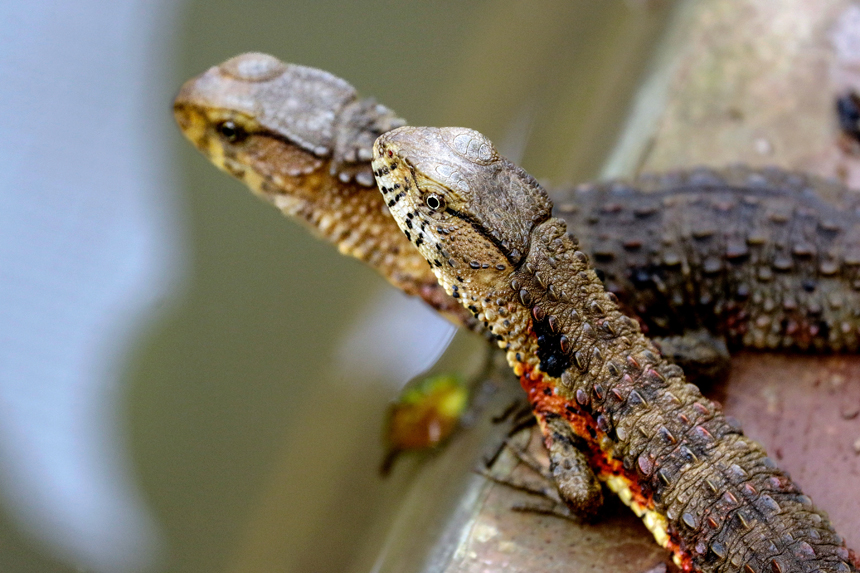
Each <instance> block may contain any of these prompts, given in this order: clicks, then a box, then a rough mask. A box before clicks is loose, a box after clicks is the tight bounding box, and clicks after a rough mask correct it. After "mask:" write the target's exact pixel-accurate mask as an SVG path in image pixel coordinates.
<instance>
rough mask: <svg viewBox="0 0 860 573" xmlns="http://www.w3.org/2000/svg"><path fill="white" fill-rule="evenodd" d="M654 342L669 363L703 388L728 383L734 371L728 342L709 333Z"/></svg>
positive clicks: (690, 333)
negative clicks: (725, 380)
mask: <svg viewBox="0 0 860 573" xmlns="http://www.w3.org/2000/svg"><path fill="white" fill-rule="evenodd" d="M652 340H653V341H654V342H655V343H656V344H657V346H658V347H659V348H660V351H661V352H662V354H663V356H664V357H666V359H668V360H670V361H671V362H674V363H675V364H677V365H678V366H680V367H681V368H682V369H683V370H684V374H686V375H687V378H688V379H690V380H691V381H693V382H695V383H696V384H697V385H699V386H707V385H708V384H712V383H714V382H719V381H721V380H723V379H725V377H726V376H727V375H728V373H729V369H730V368H731V358H730V356H729V350H728V348H727V347H726V341H725V340H724V339H723V338H722V337H717V336H714V335H713V334H711V333H710V332H708V331H707V330H705V329H701V330H690V331H687V332H685V333H684V334H682V335H679V336H666V337H655V338H653V339H652Z"/></svg>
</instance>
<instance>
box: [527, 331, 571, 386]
mask: <svg viewBox="0 0 860 573" xmlns="http://www.w3.org/2000/svg"><path fill="white" fill-rule="evenodd" d="M532 328H533V329H534V332H535V334H536V335H537V343H538V350H537V355H538V359H540V368H541V370H543V371H544V372H546V373H547V374H549V375H550V376H552V377H553V378H558V377H559V376H561V374H562V372H564V371H565V370H567V369H568V368H570V365H571V362H570V356H568V355H567V354H564V353H563V352H562V351H561V334H560V333H559V334H553V332H552V329H550V327H549V321H548V319H546V318H545V319H543V320H540V321H535V322H534V325H533V327H532Z"/></svg>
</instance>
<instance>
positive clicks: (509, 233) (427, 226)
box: [373, 127, 552, 292]
mask: <svg viewBox="0 0 860 573" xmlns="http://www.w3.org/2000/svg"><path fill="white" fill-rule="evenodd" d="M373 156H374V159H373V169H374V175H375V176H376V178H377V183H378V185H379V188H380V190H381V191H382V194H383V198H384V200H385V201H386V202H387V205H388V208H389V210H390V211H391V214H392V216H393V217H394V219H395V220H396V221H397V224H398V225H399V226H400V229H401V230H402V231H403V232H404V233H405V234H406V236H407V238H408V239H409V240H410V241H411V242H412V243H413V244H414V245H415V246H417V247H418V249H419V251H421V254H422V255H423V256H424V258H425V259H426V260H427V262H428V263H430V266H431V267H432V268H433V269H434V272H435V273H436V276H437V278H438V279H439V281H440V282H441V283H442V284H443V285H444V286H445V287H446V289H447V290H449V292H450V291H452V290H453V291H458V290H459V291H462V292H469V291H470V290H471V289H469V288H468V285H469V284H470V283H472V282H475V281H480V282H481V283H484V284H499V282H498V281H500V280H506V277H508V276H509V274H510V273H511V271H512V270H513V269H515V268H516V267H518V266H519V265H520V263H521V262H522V261H523V260H524V259H525V257H526V255H527V254H528V251H529V247H530V235H531V231H532V229H533V228H534V227H535V226H536V225H538V224H540V223H541V222H543V221H545V220H547V219H548V218H549V217H550V212H551V209H552V205H551V203H550V201H549V199H548V198H547V195H546V193H545V192H544V191H543V189H542V188H541V187H540V185H538V183H537V182H536V181H535V180H534V178H532V177H531V176H530V175H528V174H527V173H526V172H525V171H524V170H522V169H521V168H519V167H517V166H516V165H514V164H512V163H511V162H510V161H508V160H507V159H505V158H503V157H500V156H499V154H498V153H497V152H496V149H495V147H494V146H493V144H492V143H491V142H490V141H489V140H488V139H487V138H486V137H484V136H483V135H481V134H480V133H478V132H477V131H474V130H471V129H466V128H458V127H449V128H430V127H402V128H399V129H395V130H393V131H390V132H388V133H386V134H384V135H382V136H380V138H379V139H377V141H376V144H375V145H374V147H373ZM454 286H457V288H456V289H455V288H454Z"/></svg>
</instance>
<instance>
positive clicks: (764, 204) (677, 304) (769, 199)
mask: <svg viewBox="0 0 860 573" xmlns="http://www.w3.org/2000/svg"><path fill="white" fill-rule="evenodd" d="M174 109H175V114H176V118H177V122H178V123H179V125H180V127H181V128H182V130H183V132H184V133H185V135H186V136H187V137H188V138H189V139H190V140H191V141H192V142H193V143H194V144H195V145H196V146H197V147H198V149H200V150H201V151H202V152H203V153H204V154H205V155H206V156H207V157H209V159H210V160H211V161H212V162H213V163H215V165H217V166H218V167H220V168H221V169H223V170H225V171H227V172H228V173H230V174H232V175H234V176H235V177H237V178H238V179H240V180H242V181H243V182H245V183H246V184H247V185H248V186H249V187H251V188H252V189H253V190H254V192H255V193H256V194H257V195H258V196H260V197H262V198H264V199H265V200H267V201H269V202H271V203H272V204H274V205H275V206H277V207H278V208H280V209H281V210H282V211H283V212H284V213H285V214H287V215H290V216H293V217H297V218H298V219H299V220H301V221H302V222H304V223H306V224H308V225H309V226H311V228H312V229H314V230H316V231H317V232H318V233H319V234H321V235H323V236H324V237H325V238H326V239H327V240H329V241H331V242H333V243H334V244H336V245H337V246H338V248H339V249H340V251H341V252H342V253H345V254H349V255H351V256H355V257H357V258H359V259H361V260H363V261H365V262H366V263H368V264H370V265H371V266H373V267H374V268H376V269H377V271H379V272H380V273H381V274H382V275H383V276H384V277H386V278H387V279H388V280H389V281H390V282H391V283H392V284H394V285H395V286H397V287H398V288H401V289H403V290H404V291H406V292H407V293H409V294H417V295H419V296H421V297H422V298H424V300H426V301H427V302H428V303H429V304H431V305H432V306H434V307H435V308H437V309H439V310H441V311H442V312H443V313H445V314H447V315H448V316H449V318H452V320H454V321H455V322H457V323H460V324H465V325H466V326H467V327H469V328H472V329H474V330H478V331H480V330H481V327H482V325H480V324H478V323H476V322H475V321H474V320H473V318H472V317H471V315H470V314H468V313H464V311H463V309H462V307H461V306H460V305H459V304H457V303H456V301H454V300H452V299H451V298H450V297H448V295H447V294H445V292H444V291H443V290H442V289H441V288H440V287H439V286H438V285H437V283H436V282H435V277H434V276H433V274H432V271H431V270H430V269H429V268H427V266H426V264H425V263H424V262H423V259H422V258H421V257H420V256H419V255H418V254H417V252H416V251H415V249H414V248H413V247H412V245H411V244H409V242H408V241H407V240H406V238H405V237H404V236H403V235H402V234H401V233H400V232H399V230H398V229H397V227H396V225H395V224H394V222H393V221H392V220H391V218H390V217H389V216H388V215H387V206H386V204H385V202H384V201H383V200H382V197H381V196H380V195H379V193H377V192H376V190H375V185H374V184H373V181H372V176H371V174H370V166H369V158H370V147H371V143H372V142H373V140H374V139H375V138H376V136H377V135H379V134H380V133H382V132H384V131H387V130H388V129H391V128H393V127H396V126H398V125H401V124H402V123H403V122H402V120H400V119H398V118H396V117H395V116H394V114H393V113H392V112H391V111H390V110H388V109H387V108H385V107H383V106H381V105H378V104H376V103H374V102H373V101H370V100H359V99H358V98H357V95H356V92H355V90H354V89H353V88H352V86H350V85H349V84H347V83H346V82H344V81H343V80H341V79H339V78H337V77H335V76H332V75H331V74H328V73H326V72H323V71H320V70H315V69H312V68H305V67H302V66H294V65H288V64H284V63H282V62H280V61H278V60H277V59H275V58H273V57H272V56H267V55H264V54H245V55H241V56H237V57H235V58H233V59H231V60H228V61H227V62H225V63H223V64H221V65H220V66H216V67H214V68H212V69H210V70H209V71H207V72H206V73H204V74H203V75H201V76H199V77H197V78H194V79H191V80H189V81H188V82H186V84H185V85H184V86H183V87H182V89H181V91H180V93H179V95H178V96H177V98H176V103H175V106H174ZM225 126H226V127H228V128H229V129H226V130H225V129H224V127H225ZM551 193H552V194H553V196H554V198H555V199H556V202H557V203H558V205H559V207H558V210H557V214H558V215H559V216H560V217H562V218H563V219H565V220H566V221H567V223H568V227H569V228H570V229H571V230H572V231H574V232H575V233H576V235H577V236H578V237H579V238H580V240H581V241H582V245H583V248H584V249H585V250H586V251H587V252H591V253H593V254H594V258H595V263H596V265H597V267H598V268H600V269H601V270H602V271H604V272H605V275H606V284H607V287H608V288H609V289H610V290H612V291H613V292H615V294H617V295H618V296H619V298H620V299H621V301H622V303H623V304H624V306H625V307H626V308H627V309H630V310H632V311H634V312H636V313H637V314H638V315H639V318H640V320H642V323H643V325H644V326H645V328H646V329H647V331H648V332H649V334H652V335H660V336H672V335H678V334H683V333H687V332H690V331H694V330H699V329H702V328H707V329H708V330H709V331H710V332H712V333H714V334H715V335H716V336H718V337H726V338H727V339H728V341H729V343H730V345H731V346H732V347H738V346H747V347H753V348H770V349H811V350H817V351H824V350H835V351H852V352H854V351H856V350H857V349H858V345H860V336H858V327H860V319H858V309H860V291H858V289H860V225H858V220H857V219H858V218H857V212H856V210H855V207H856V206H857V201H856V200H855V199H854V197H855V195H853V194H851V193H849V192H846V190H845V189H844V188H842V187H839V186H836V185H831V184H828V183H826V182H824V181H822V180H820V179H815V178H810V177H806V176H802V175H797V174H791V173H787V172H784V171H780V170H749V169H743V168H735V169H727V170H721V171H719V172H715V171H711V170H707V169H699V170H693V171H689V172H679V173H674V174H667V175H663V176H650V177H648V176H646V177H643V178H640V179H638V180H636V181H633V182H629V183H625V182H610V183H606V184H598V185H587V186H582V187H579V188H577V189H574V190H570V189H568V190H556V191H553V192H551ZM780 245H785V248H783V247H781V246H780ZM688 341H689V337H688V338H687V339H686V340H681V341H679V344H678V345H679V346H682V347H683V346H684V344H686V343H687V342H688ZM717 344H718V342H717ZM710 346H711V342H708V341H706V342H705V344H704V345H701V347H703V348H704V349H705V350H706V351H709V350H710ZM685 352H689V351H685ZM695 352H696V350H695V349H694V351H693V353H694V354H695ZM717 354H718V355H717V356H716V357H711V356H709V357H706V358H704V359H699V358H697V360H698V361H701V362H707V361H709V360H710V361H719V360H721V359H724V356H720V355H719V352H718V353H717ZM685 368H686V366H685Z"/></svg>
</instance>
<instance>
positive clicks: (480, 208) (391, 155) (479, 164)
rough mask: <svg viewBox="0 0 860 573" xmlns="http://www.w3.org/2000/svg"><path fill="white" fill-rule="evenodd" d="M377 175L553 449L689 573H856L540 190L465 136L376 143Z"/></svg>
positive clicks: (805, 504) (461, 132)
mask: <svg viewBox="0 0 860 573" xmlns="http://www.w3.org/2000/svg"><path fill="white" fill-rule="evenodd" d="M373 154H374V159H373V168H374V175H375V176H376V177H377V182H378V185H379V188H380V190H381V192H382V195H383V197H384V199H385V201H386V203H387V204H388V205H389V208H390V211H391V214H392V216H393V217H394V219H395V220H396V221H397V224H398V225H399V226H400V229H401V230H402V231H403V233H404V235H405V236H406V237H407V238H408V239H409V240H410V241H411V242H412V244H413V245H415V247H416V248H417V249H418V250H419V251H420V252H421V254H422V255H423V256H424V257H425V258H426V260H427V262H428V263H429V266H430V267H431V268H432V269H433V272H434V274H435V275H436V277H437V278H438V279H439V282H440V284H441V285H442V286H443V287H444V288H445V290H446V292H447V293H448V294H450V295H451V296H452V297H454V298H456V299H457V300H458V301H460V302H461V303H462V304H463V305H464V307H466V308H468V310H469V311H470V312H471V313H472V314H473V315H474V316H475V317H476V318H477V320H479V321H480V322H482V323H483V324H485V325H486V327H487V328H488V329H489V330H490V331H491V332H492V333H493V334H494V335H495V336H496V337H497V338H498V341H499V346H500V347H502V348H503V349H504V350H505V351H506V356H507V359H508V362H509V364H510V365H511V367H512V368H513V370H514V372H515V374H516V375H517V376H519V377H520V381H521V384H522V386H523V388H524V389H525V390H526V392H527V394H528V398H529V401H530V402H531V404H532V408H533V411H534V412H535V414H536V415H537V417H538V421H539V423H540V425H541V428H542V430H543V433H544V437H545V441H546V443H547V446H548V449H549V450H550V451H552V450H553V447H554V444H557V443H559V442H562V443H568V442H570V443H573V442H574V441H577V440H578V441H580V442H581V443H582V444H583V446H584V448H583V450H584V452H583V453H584V455H585V456H586V457H587V458H588V460H589V465H590V467H591V468H593V469H595V472H596V474H597V476H598V477H599V479H601V480H602V481H603V482H604V483H606V485H607V486H608V487H609V489H611V490H612V491H614V492H616V493H617V494H618V495H619V497H620V498H621V500H622V501H623V502H624V503H626V504H627V505H628V506H630V507H631V508H632V509H633V510H634V512H635V513H636V514H637V515H639V516H640V517H641V518H642V520H643V522H644V523H645V525H646V527H648V529H649V530H650V531H651V532H652V533H653V535H654V537H655V539H656V540H657V541H658V543H660V544H661V545H662V546H664V547H666V548H667V549H669V550H670V551H671V552H672V554H673V558H674V560H675V562H676V564H678V566H679V567H681V568H682V569H683V570H685V571H702V572H728V571H745V572H748V573H759V572H765V571H772V572H775V573H783V572H787V571H803V572H813V571H815V572H818V571H834V572H836V571H838V572H842V573H847V572H851V571H856V568H855V566H854V565H853V564H852V562H851V554H850V552H849V550H848V549H847V548H846V547H845V546H844V541H843V539H842V538H841V537H840V536H839V535H838V534H837V533H836V532H835V531H834V530H833V528H832V526H831V525H830V523H829V522H828V520H827V517H826V515H825V514H824V513H823V512H820V511H818V510H816V509H815V508H814V506H813V505H812V502H811V500H810V499H809V498H808V497H807V496H805V495H803V493H802V492H801V491H800V489H799V488H798V487H797V486H796V485H795V484H794V483H793V482H792V481H791V479H790V478H789V476H788V475H787V474H785V473H784V472H782V471H781V470H779V469H778V468H777V467H776V464H775V463H774V462H773V461H772V460H771V459H770V458H768V457H767V455H766V453H765V452H764V450H763V449H762V447H761V446H759V445H758V444H757V443H755V442H753V441H752V440H750V439H749V438H747V437H746V436H744V435H743V432H742V430H741V429H740V427H739V426H738V425H737V424H736V423H735V422H733V421H731V420H729V419H728V418H726V417H725V416H724V414H723V413H722V411H721V410H720V407H719V406H718V405H717V404H715V403H713V402H711V401H709V400H707V399H706V398H704V397H703V396H702V395H701V393H700V392H699V390H698V388H697V387H696V386H694V385H692V384H688V383H687V382H686V380H685V377H684V373H683V371H682V370H681V369H680V368H679V367H678V366H677V365H674V364H670V363H668V362H667V361H666V360H665V359H663V358H662V357H661V355H660V352H659V351H658V349H657V348H656V347H655V346H654V344H653V343H652V342H651V341H650V340H649V339H648V338H647V337H646V336H645V335H644V334H642V332H641V330H640V327H639V324H638V323H637V322H636V321H635V320H632V319H630V318H629V317H628V316H626V315H625V314H623V313H622V312H621V311H620V309H619V306H618V304H617V300H618V299H617V297H615V296H614V295H613V294H612V293H610V292H608V291H606V290H605V289H604V285H603V283H602V282H601V280H600V279H599V278H598V276H597V274H596V273H595V271H594V268H593V267H592V266H591V264H590V260H589V257H588V255H586V254H585V253H584V252H583V251H582V250H580V248H579V244H578V242H577V240H576V238H575V237H574V236H573V235H570V234H569V233H568V232H567V225H566V224H565V222H564V221H563V220H561V219H558V218H556V217H553V216H552V213H551V209H552V203H551V201H550V199H549V197H548V195H547V194H546V192H545V191H544V190H543V189H542V188H541V186H540V185H539V184H538V183H537V181H536V180H535V179H534V178H532V177H531V176H530V175H528V174H527V173H526V172H525V171H524V170H523V169H521V168H519V167H517V166H515V165H514V164H512V163H510V162H509V161H507V160H506V159H504V158H503V157H501V156H499V155H498V153H497V152H496V150H495V148H494V147H493V145H492V143H491V142H490V141H489V140H488V139H487V138H486V137H484V136H483V135H481V134H479V133H478V132H476V131H473V130H469V129H465V128H412V127H401V128H398V129H395V130H393V131H390V132H388V133H386V134H384V135H382V136H381V137H379V139H377V141H376V143H375V145H374V148H373Z"/></svg>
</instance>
